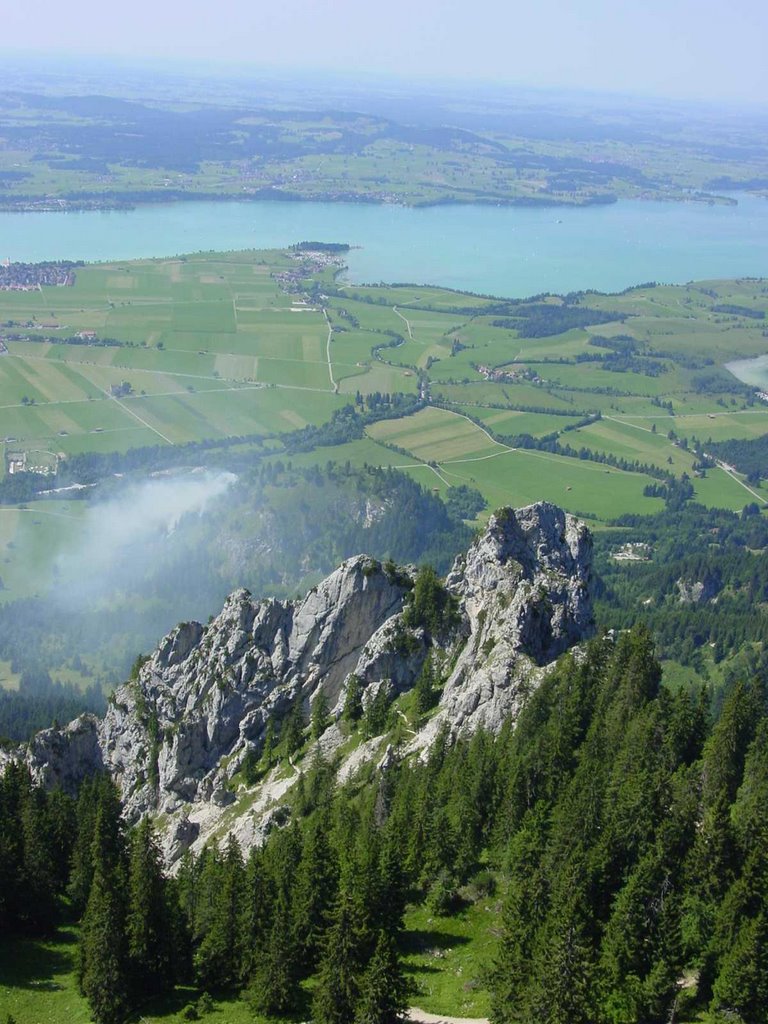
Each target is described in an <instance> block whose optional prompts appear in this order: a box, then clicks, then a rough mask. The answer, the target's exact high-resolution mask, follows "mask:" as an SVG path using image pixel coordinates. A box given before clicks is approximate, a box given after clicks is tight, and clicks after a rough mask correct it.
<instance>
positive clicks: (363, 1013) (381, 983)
mask: <svg viewBox="0 0 768 1024" xmlns="http://www.w3.org/2000/svg"><path fill="white" fill-rule="evenodd" d="M407 995H408V986H407V984H406V981H405V978H404V976H403V972H402V968H401V965H400V958H399V956H398V953H397V947H396V946H395V943H394V941H393V939H392V937H391V936H390V935H388V934H387V933H386V932H385V931H380V932H379V935H378V939H377V941H376V949H375V950H374V953H373V956H372V957H371V959H370V961H369V963H368V966H367V967H366V969H365V973H364V974H363V977H362V980H361V982H360V997H359V1000H358V1004H357V1012H356V1014H355V1024H395V1022H396V1021H398V1020H401V1019H402V1018H403V1017H404V1016H405V1011H406V1009H407V1008H408V999H407Z"/></svg>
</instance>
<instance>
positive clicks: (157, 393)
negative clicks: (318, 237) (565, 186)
mask: <svg viewBox="0 0 768 1024" xmlns="http://www.w3.org/2000/svg"><path fill="white" fill-rule="evenodd" d="M525 305H526V304H524V303H523V304H521V303H514V302H510V303H505V302H504V301H503V300H490V299H484V298H481V297H478V296H474V295H466V294H463V293H460V292H456V291H451V290H449V289H440V288H434V287H425V288H421V287H417V286H410V285H409V286H395V287H389V286H375V287H373V286H350V285H345V283H344V279H343V275H340V274H339V266H338V265H335V266H334V265H333V264H330V265H329V264H328V262H327V261H322V260H321V261H317V260H316V259H314V258H313V261H309V262H307V261H303V260H301V259H299V258H298V257H297V254H295V253H290V252H280V251H269V252H266V251H265V252H259V251H249V252H238V253H206V254H198V255H193V256H187V257H180V258H174V259H167V260H159V259H153V260H143V261H138V262H117V263H110V264H92V265H88V266H84V267H81V268H79V269H78V271H77V276H76V283H75V285H74V286H73V287H70V288H66V287H65V288H48V289H43V290H38V291H30V292H0V339H2V340H3V342H4V351H3V352H2V354H0V439H3V441H4V449H5V455H6V458H5V459H4V460H3V465H2V472H3V473H4V472H5V470H6V466H7V464H8V457H9V456H10V455H12V454H14V453H19V452H26V455H27V459H28V462H29V464H30V465H32V464H45V463H46V462H48V463H49V464H55V463H56V461H57V460H66V459H67V458H68V457H71V456H74V455H80V454H84V453H89V452H100V453H110V452H115V453H120V452H128V451H130V450H132V449H137V448H144V447H148V446H161V447H172V446H177V445H184V444H188V443H189V442H205V443H206V445H207V446H209V447H210V446H211V445H212V446H213V447H214V449H215V446H216V444H217V443H220V442H228V443H231V440H232V439H233V438H241V437H246V438H250V437H253V436H254V435H255V436H257V437H259V438H260V439H261V441H260V445H261V448H260V450H261V452H262V456H263V453H264V451H265V449H267V450H269V449H272V450H273V451H274V457H275V458H286V454H285V449H284V442H283V440H282V439H283V438H285V437H286V436H288V435H290V434H291V433H292V432H294V431H296V430H300V429H302V428H304V427H307V426H321V425H322V424H325V423H327V422H328V421H329V420H330V419H331V417H332V416H333V414H334V412H335V411H336V410H339V409H341V408H342V407H343V406H345V405H348V404H350V403H351V402H360V401H361V400H364V399H365V396H371V395H374V396H375V395H377V394H378V395H384V396H387V395H392V394H396V393H401V394H405V395H410V396H412V397H417V396H418V395H419V393H421V394H422V396H423V397H424V398H425V399H426V401H425V403H424V405H423V407H422V408H421V409H420V410H419V411H417V412H416V413H415V414H412V415H405V416H401V417H400V418H397V419H385V420H381V421H379V422H376V423H372V424H370V425H369V426H368V427H367V428H366V436H365V438H364V439H351V440H349V441H347V442H346V443H337V444H334V445H332V446H330V447H318V448H316V449H314V450H312V451H302V452H301V453H300V454H298V453H295V452H294V453H293V454H292V455H291V456H290V457H291V458H292V459H293V461H294V463H296V464H297V465H298V464H304V465H311V464H312V463H313V462H317V463H320V464H325V463H326V462H327V461H328V460H335V461H338V462H346V461H349V462H350V464H352V465H356V466H357V465H363V464H365V463H369V464H374V465H382V466H387V465H389V466H397V467H398V468H401V469H403V470H404V471H405V472H408V473H409V474H411V475H412V476H413V477H414V479H417V480H418V481H419V482H421V483H423V484H424V486H427V487H430V488H433V489H435V490H437V491H438V492H440V493H446V492H447V490H448V488H449V487H451V486H456V485H459V484H467V485H470V486H472V487H476V488H477V489H478V490H480V491H481V492H482V493H483V495H484V497H485V498H486V500H487V502H488V506H489V509H492V508H494V507H497V506H499V505H501V504H524V503H527V502H530V501H535V500H537V499H539V498H546V499H548V500H551V501H555V502H557V503H559V504H561V505H563V506H564V507H565V508H567V509H569V510H570V511H573V512H575V513H578V514H581V515H584V516H588V517H590V519H591V520H592V521H593V522H594V523H595V524H597V525H598V526H600V525H603V524H605V523H607V522H608V521H609V520H611V519H613V518H615V517H616V516H620V515H622V514H625V513H628V512H647V513H650V512H653V511H655V510H656V509H658V508H660V507H661V499H660V498H658V497H650V496H648V495H646V494H645V493H644V491H646V489H648V488H649V486H655V485H657V484H658V483H659V479H660V477H662V476H664V475H666V476H668V477H669V476H675V477H677V478H681V477H682V476H683V475H684V474H686V475H687V476H688V477H689V478H690V479H691V481H692V483H693V486H694V492H695V499H696V500H698V501H700V502H702V503H704V504H705V505H708V506H713V507H724V508H731V509H740V508H742V507H743V506H744V504H746V503H748V502H751V501H757V502H758V503H760V504H763V503H765V502H766V501H767V500H768V488H766V486H765V485H764V484H748V483H747V482H746V481H745V480H744V479H743V478H742V477H740V475H739V474H738V473H729V472H726V471H725V470H722V469H720V468H718V467H716V466H713V467H711V468H708V469H706V470H705V471H704V472H703V473H702V472H700V471H699V469H698V463H697V459H698V456H697V454H696V453H695V448H696V447H697V446H698V447H699V449H700V450H703V451H704V452H706V447H707V444H708V443H712V442H715V441H722V440H727V439H731V438H735V439H751V438H758V437H761V436H763V435H764V434H765V433H766V432H767V431H768V404H766V403H764V402H761V401H760V400H759V399H756V397H755V395H754V392H752V391H751V390H750V389H749V388H746V387H745V386H743V385H742V384H740V383H739V382H738V381H737V380H736V379H735V378H734V377H733V376H732V375H731V374H730V373H728V372H727V371H726V370H724V369H723V368H722V367H723V365H724V364H725V363H726V362H729V361H731V360H733V359H738V358H742V359H746V358H750V357H755V356H759V355H762V354H764V353H765V351H766V338H765V336H764V329H765V327H764V319H761V318H760V317H761V314H762V315H763V318H764V317H765V314H766V313H767V312H768V283H766V282H764V281H762V280H760V281H756V280H742V281H708V282H701V283H696V284H690V285H685V286H680V287H671V286H670V287H667V286H659V287H643V288H637V289H629V290H628V291H626V292H624V293H622V294H619V295H600V294H591V293H590V294H585V295H583V296H577V297H570V298H569V299H568V300H567V301H566V302H564V301H563V300H561V299H560V298H558V297H557V296H545V297H544V298H540V299H539V300H537V303H534V304H532V308H533V309H534V312H535V313H536V316H539V317H540V316H542V315H543V316H544V320H543V327H542V323H541V322H538V321H536V322H534V321H529V320H526V316H527V315H528V313H527V312H526V309H525ZM582 308H583V309H584V310H585V312H584V313H581V312H580V310H581V309H582ZM592 310H594V311H595V312H594V314H592V313H590V312H588V311H592ZM723 310H726V311H725V312H723ZM536 311H543V313H541V312H536ZM734 311H735V312H734ZM749 313H752V315H751V316H750V315H748V314H749ZM558 317H571V320H570V321H569V320H567V319H563V320H559V319H558ZM574 317H576V321H574V320H573V318H574ZM590 317H594V319H596V320H598V321H599V322H598V323H595V324H592V323H590ZM574 322H577V324H578V325H577V326H572V324H573V323H574ZM531 324H534V327H533V328H532V327H531ZM547 325H550V326H549V327H548V326H547ZM83 332H93V334H94V335H95V337H90V336H88V335H86V339H85V340H86V342H87V343H78V344H73V343H71V339H73V338H74V337H75V336H77V335H79V334H81V333H83ZM548 332H549V333H548ZM68 339H70V340H69V341H68ZM109 339H114V341H115V342H116V344H109V343H103V342H104V341H108V340H109ZM628 346H629V350H630V358H628V359H626V360H625V361H624V362H621V361H618V362H617V359H616V353H617V350H618V349H622V347H623V349H624V350H627V347H628ZM526 439H528V440H526ZM340 440H341V441H342V442H343V440H344V439H343V438H341V439H340ZM553 445H556V446H559V450H558V448H557V447H555V448H553V447H552V446H553ZM547 446H549V448H547ZM562 450H571V451H573V452H575V453H577V454H578V456H579V457H578V458H574V457H568V456H566V455H564V454H562V453H561V451H562ZM195 458H200V456H195ZM82 507H83V503H82V502H79V503H78V502H70V503H69V505H68V506H66V507H65V504H64V503H58V502H51V501H49V500H45V501H36V502H30V503H29V505H28V507H27V508H25V509H21V508H15V507H9V506H5V507H3V508H1V509H0V579H2V581H3V586H4V588H5V589H4V590H3V591H2V592H1V593H2V594H3V595H4V598H5V599H7V598H8V597H12V596H18V595H21V594H29V593H35V592H37V591H38V590H39V589H40V587H41V586H43V585H45V584H46V582H49V581H50V578H49V573H47V572H46V570H45V566H46V564H47V563H48V561H49V560H50V559H51V558H52V556H53V554H55V551H56V550H57V546H58V545H59V544H60V543H61V542H62V538H64V536H65V534H66V533H67V531H69V532H71V531H72V530H77V529H79V528H80V522H79V520H80V517H81V510H82ZM484 514H485V515H487V514H488V512H487V511H486V513H484ZM30 538H34V541H35V543H34V548H35V551H36V552H37V555H36V558H37V560H38V562H39V564H38V565H36V566H35V567H30V566H29V565H28V564H25V565H23V566H22V565H19V564H18V560H17V557H16V554H15V552H16V551H17V550H22V549H23V550H25V551H27V550H28V549H29V544H28V543H27V542H28V541H29V540H30Z"/></svg>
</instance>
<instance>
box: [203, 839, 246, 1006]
mask: <svg viewBox="0 0 768 1024" xmlns="http://www.w3.org/2000/svg"><path fill="white" fill-rule="evenodd" d="M210 872H211V878H210V881H211V882H212V883H213V885H214V888H213V889H212V890H211V892H210V898H211V904H210V908H209V915H208V921H207V925H206V928H205V932H204V933H203V934H202V937H201V941H200V945H199V946H198V949H197V951H196V953H195V974H196V976H197V978H198V980H199V982H200V984H201V985H202V987H203V988H205V989H220V988H226V987H228V986H230V985H233V984H234V983H235V982H236V981H237V980H238V979H239V977H240V970H241V965H240V960H239V953H240V914H241V906H242V901H243V894H244V883H245V873H244V868H243V860H242V856H241V854H240V847H239V845H238V842H237V840H236V839H235V837H234V836H230V837H229V840H228V842H227V848H226V850H225V852H224V856H223V857H217V858H216V859H215V861H214V863H213V865H212V866H211V868H210Z"/></svg>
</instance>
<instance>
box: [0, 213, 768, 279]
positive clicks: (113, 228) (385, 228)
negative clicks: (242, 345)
mask: <svg viewBox="0 0 768 1024" xmlns="http://www.w3.org/2000/svg"><path fill="white" fill-rule="evenodd" d="M66 212H68V213H71V214H72V216H64V217H62V216H60V215H59V213H60V211H59V210H57V211H56V212H55V213H45V212H42V211H37V212H36V215H34V216H33V215H31V214H29V213H21V212H15V213H13V212H0V240H1V241H0V258H3V259H7V260H9V261H10V262H11V263H39V262H53V261H58V260H82V261H85V262H88V263H105V262H108V263H116V262H122V261H126V260H141V259H173V258H178V257H179V256H181V255H192V254H196V253H202V252H234V251H244V250H254V249H287V248H289V247H290V246H291V245H295V244H297V243H299V242H301V241H303V240H306V239H316V240H322V241H325V242H342V241H343V242H345V243H347V244H349V245H350V246H351V247H352V251H351V252H350V253H349V254H348V258H347V260H346V262H347V265H348V272H347V276H346V280H345V283H347V284H362V283H364V282H372V283H377V282H385V281H389V282H393V281H412V282H413V283H415V284H419V285H436V286H441V287H446V288H450V289H453V290H455V291H462V292H473V293H475V294H480V295H503V296H505V297H507V298H525V297H526V296H531V295H537V294H541V293H545V292H549V293H554V294H567V293H569V292H578V291H588V290H590V289H595V290H597V291H601V292H609V293H614V292H621V291H623V290H625V289H626V288H629V287H635V286H637V285H638V284H641V283H647V282H649V281H657V282H663V283H677V284H684V283H686V282H688V281H704V280H716V279H725V278H739V277H760V276H768V203H767V202H766V201H765V200H763V199H756V198H753V197H746V196H744V197H740V202H739V204H738V205H737V206H725V205H714V206H710V205H708V204H705V203H701V202H685V203H682V202H653V201H650V200H630V199H626V200H621V201H619V202H617V203H612V204H600V205H595V206H590V207H584V206H581V207H573V206H572V207H564V206H559V207H557V208H551V207H530V206H520V205H518V206H495V205H488V204H459V203H441V204H437V205H431V206H413V207H405V206H399V205H395V204H391V203H390V204H375V203H371V202H367V203H365V202H363V203H350V202H342V201H335V202H325V203H324V202H309V201H279V200H277V199H275V197H272V198H271V199H270V200H262V201H261V202H258V201H254V200H253V199H250V200H244V199H240V200H237V201H229V200H227V201H223V200H221V199H217V200H216V201H210V202H202V201H200V202H182V201H172V202H165V203H160V202H154V203H150V204H146V205H143V206H140V207H136V208H134V209H130V210H127V209H120V210H89V211H82V212H76V211H66ZM75 213H76V215H75Z"/></svg>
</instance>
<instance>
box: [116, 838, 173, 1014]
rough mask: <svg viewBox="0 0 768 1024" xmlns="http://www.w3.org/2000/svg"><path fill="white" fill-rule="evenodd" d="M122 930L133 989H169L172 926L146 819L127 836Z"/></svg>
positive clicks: (153, 990)
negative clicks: (126, 906) (126, 881)
mask: <svg viewBox="0 0 768 1024" xmlns="http://www.w3.org/2000/svg"><path fill="white" fill-rule="evenodd" d="M126 933H127V938H128V956H129V959H130V970H131V984H132V989H133V991H134V992H135V993H142V994H147V995H150V994H154V993H157V992H163V991H167V990H168V989H169V988H171V987H172V985H173V981H174V977H173V969H172V968H173V956H172V947H171V940H172V935H173V929H172V922H171V919H170V913H169V908H168V902H167V897H166V884H165V880H164V878H163V872H162V862H161V857H160V851H159V849H158V846H157V842H156V841H155V837H154V831H153V828H152V824H151V822H150V821H149V819H148V818H145V819H144V820H143V821H142V822H141V823H140V824H139V825H138V827H137V828H136V829H135V831H134V833H133V836H132V837H131V857H130V863H129V869H128V913H127V918H126Z"/></svg>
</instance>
